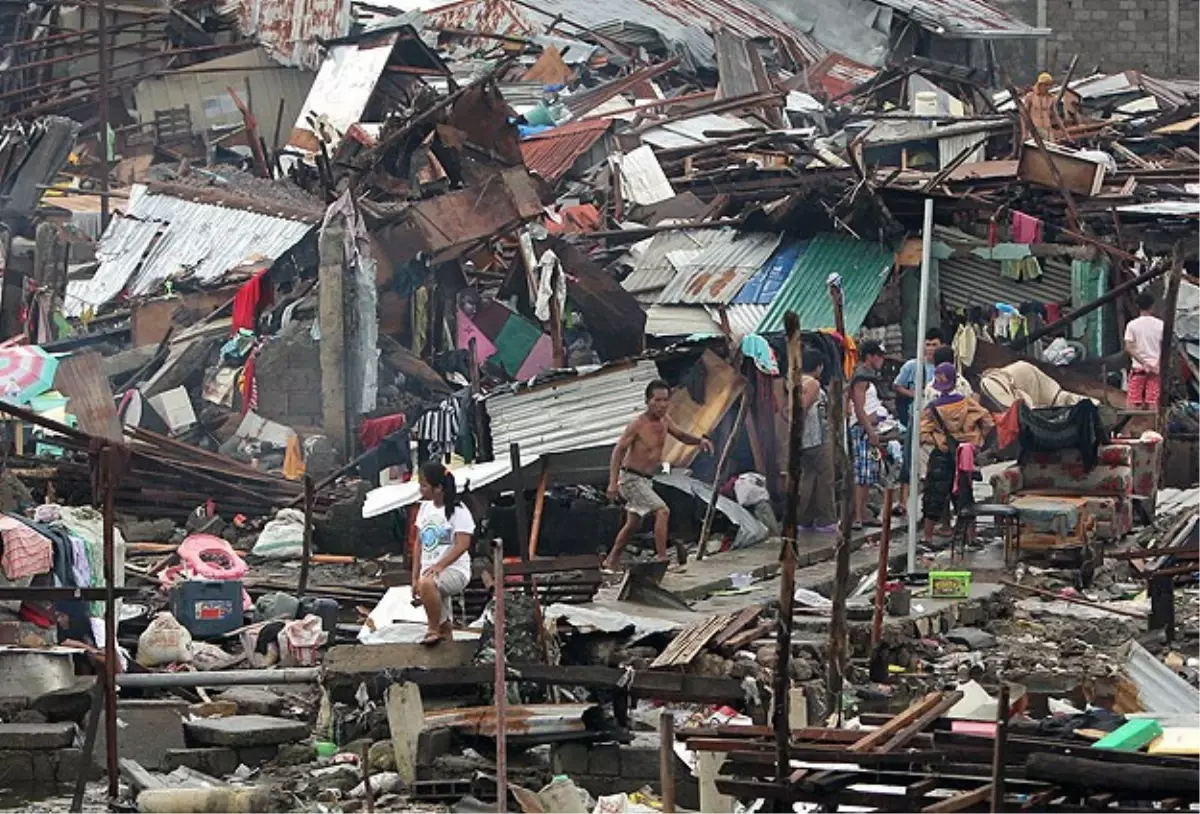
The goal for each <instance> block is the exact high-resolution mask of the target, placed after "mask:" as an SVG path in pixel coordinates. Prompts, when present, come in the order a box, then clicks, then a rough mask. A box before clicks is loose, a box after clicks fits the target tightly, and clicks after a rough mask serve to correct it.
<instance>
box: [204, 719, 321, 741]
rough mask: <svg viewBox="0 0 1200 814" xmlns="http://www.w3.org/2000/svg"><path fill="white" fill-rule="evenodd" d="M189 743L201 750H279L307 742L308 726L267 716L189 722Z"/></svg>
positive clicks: (300, 722)
mask: <svg viewBox="0 0 1200 814" xmlns="http://www.w3.org/2000/svg"><path fill="white" fill-rule="evenodd" d="M184 728H185V730H186V731H187V736H188V738H189V739H191V740H192V741H194V742H195V743H197V744H199V745H201V746H228V747H231V748H233V749H246V748H249V747H253V746H278V745H279V744H281V743H292V742H294V741H300V740H304V739H305V738H307V737H308V736H309V728H308V724H306V723H304V722H303V721H291V720H288V719H286V718H272V717H269V716H267V715H234V716H232V717H229V718H208V719H206V720H202V721H188V722H187V724H185V726H184Z"/></svg>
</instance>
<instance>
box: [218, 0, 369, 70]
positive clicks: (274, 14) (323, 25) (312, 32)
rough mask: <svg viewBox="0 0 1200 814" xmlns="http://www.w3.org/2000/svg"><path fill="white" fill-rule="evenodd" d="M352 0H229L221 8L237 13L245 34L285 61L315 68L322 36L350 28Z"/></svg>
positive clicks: (338, 34) (335, 35)
mask: <svg viewBox="0 0 1200 814" xmlns="http://www.w3.org/2000/svg"><path fill="white" fill-rule="evenodd" d="M351 4H352V3H351V0H228V2H226V3H224V4H222V5H221V6H220V7H219V8H218V13H220V14H222V15H226V16H228V15H233V16H234V18H235V21H236V23H237V28H238V30H239V31H241V32H242V35H243V36H246V37H252V38H254V39H255V40H257V41H258V42H259V44H261V45H262V46H263V47H264V48H266V49H267V52H268V53H269V54H270V55H271V57H272V58H273V59H274V60H275V61H276V62H278V63H280V64H281V65H294V66H299V67H303V68H308V69H309V70H313V71H315V70H316V69H317V67H318V66H319V65H320V64H321V46H320V42H319V41H320V40H332V39H337V38H338V37H344V36H346V34H348V33H349V32H350V21H351V17H352V15H351Z"/></svg>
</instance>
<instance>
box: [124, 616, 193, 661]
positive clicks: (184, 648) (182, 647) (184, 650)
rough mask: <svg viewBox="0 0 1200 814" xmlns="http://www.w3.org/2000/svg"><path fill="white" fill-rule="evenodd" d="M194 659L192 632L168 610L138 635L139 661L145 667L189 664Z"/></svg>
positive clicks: (156, 617)
mask: <svg viewBox="0 0 1200 814" xmlns="http://www.w3.org/2000/svg"><path fill="white" fill-rule="evenodd" d="M191 660H192V634H191V633H189V632H188V629H187V628H186V627H184V626H183V625H181V624H179V622H178V620H176V619H175V617H174V616H172V615H171V614H170V613H169V612H168V611H163V612H162V613H160V614H158V616H155V617H154V618H153V619H151V620H150V624H149V625H147V626H146V629H145V630H144V631H143V632H142V635H141V636H139V637H138V653H137V663H138V664H140V665H142V666H143V667H161V666H163V665H166V664H177V663H178V664H188V663H190V662H191Z"/></svg>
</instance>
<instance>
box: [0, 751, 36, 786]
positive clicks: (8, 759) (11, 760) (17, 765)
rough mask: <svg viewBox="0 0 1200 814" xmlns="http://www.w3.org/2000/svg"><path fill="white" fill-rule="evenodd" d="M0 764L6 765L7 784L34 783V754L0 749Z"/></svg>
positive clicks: (5, 776)
mask: <svg viewBox="0 0 1200 814" xmlns="http://www.w3.org/2000/svg"><path fill="white" fill-rule="evenodd" d="M0 766H3V767H4V770H3V771H4V782H5V783H6V784H31V783H33V780H34V774H33V755H32V754H30V753H29V752H15V751H10V750H7V749H5V750H3V751H0Z"/></svg>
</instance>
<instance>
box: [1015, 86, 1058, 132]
mask: <svg viewBox="0 0 1200 814" xmlns="http://www.w3.org/2000/svg"><path fill="white" fill-rule="evenodd" d="M1053 84H1054V77H1053V76H1051V75H1050V74H1048V73H1040V74H1038V78H1037V82H1036V83H1035V84H1034V86H1033V90H1031V91H1029V93H1027V94H1025V98H1024V99H1022V100H1021V103H1022V104H1023V105H1025V109H1026V110H1028V111H1029V118H1030V120H1032V121H1033V126H1034V127H1036V128H1037V131H1038V134H1039V135H1040V136H1041V137H1042V138H1043V139H1045V140H1047V141H1053V140H1054V137H1055V136H1054V133H1055V128H1057V129H1058V131H1059V132H1060V133H1064V134H1065V132H1066V129H1067V127H1066V125H1065V124H1063V120H1062V117H1061V116H1060V115H1058V103H1057V100H1056V99H1055V98H1054V94H1052V93H1050V88H1051V86H1052V85H1053ZM1031 137H1032V134H1031V133H1030V132H1029V125H1028V124H1027V123H1026V121H1025V117H1024V116H1022V117H1021V138H1022V140H1024V139H1028V138H1031Z"/></svg>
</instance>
